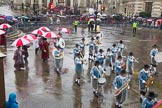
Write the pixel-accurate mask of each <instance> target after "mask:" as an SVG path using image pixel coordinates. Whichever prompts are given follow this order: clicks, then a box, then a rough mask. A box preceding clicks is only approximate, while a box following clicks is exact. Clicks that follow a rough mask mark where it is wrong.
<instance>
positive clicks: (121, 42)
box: [117, 40, 125, 57]
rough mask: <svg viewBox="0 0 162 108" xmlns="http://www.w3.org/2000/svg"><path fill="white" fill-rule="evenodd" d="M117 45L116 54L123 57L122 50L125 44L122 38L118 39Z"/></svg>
mask: <svg viewBox="0 0 162 108" xmlns="http://www.w3.org/2000/svg"><path fill="white" fill-rule="evenodd" d="M117 47H118V56H122V57H123V51H124V48H125V45H124V43H123V41H122V40H120V41H119V43H118V46H117Z"/></svg>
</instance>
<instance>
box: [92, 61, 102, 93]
mask: <svg viewBox="0 0 162 108" xmlns="http://www.w3.org/2000/svg"><path fill="white" fill-rule="evenodd" d="M90 73H91V76H92V87H93V94H94V95H95V96H98V95H99V94H98V79H99V78H100V77H101V73H100V71H99V62H98V61H95V64H94V66H93V67H92V68H91V72H90Z"/></svg>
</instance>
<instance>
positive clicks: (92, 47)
mask: <svg viewBox="0 0 162 108" xmlns="http://www.w3.org/2000/svg"><path fill="white" fill-rule="evenodd" d="M88 46H89V50H94V42H92V41H90V42H89V44H88Z"/></svg>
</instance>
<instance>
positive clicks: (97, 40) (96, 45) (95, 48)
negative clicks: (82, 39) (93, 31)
mask: <svg viewBox="0 0 162 108" xmlns="http://www.w3.org/2000/svg"><path fill="white" fill-rule="evenodd" d="M99 39H100V38H99V37H98V36H97V37H96V40H95V45H94V50H95V55H97V54H98V49H99V45H100V44H101V43H100V40H99Z"/></svg>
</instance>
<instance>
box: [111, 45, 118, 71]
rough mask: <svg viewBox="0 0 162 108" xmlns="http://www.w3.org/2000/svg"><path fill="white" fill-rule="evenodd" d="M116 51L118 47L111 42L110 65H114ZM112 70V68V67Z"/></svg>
mask: <svg viewBox="0 0 162 108" xmlns="http://www.w3.org/2000/svg"><path fill="white" fill-rule="evenodd" d="M117 51H118V48H117V47H116V44H113V45H112V48H111V52H112V53H113V56H112V63H113V64H112V66H113V67H114V66H115V61H116V58H117ZM113 70H114V68H113Z"/></svg>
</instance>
